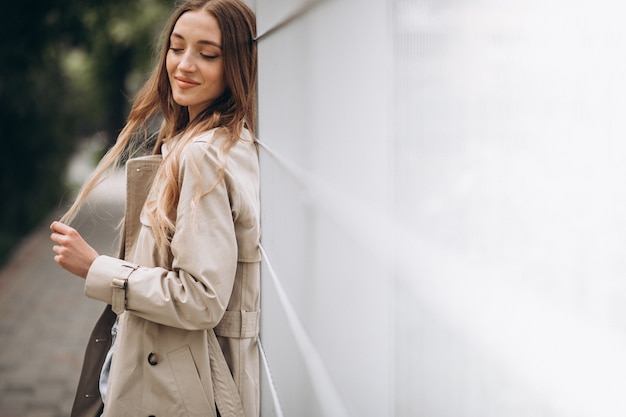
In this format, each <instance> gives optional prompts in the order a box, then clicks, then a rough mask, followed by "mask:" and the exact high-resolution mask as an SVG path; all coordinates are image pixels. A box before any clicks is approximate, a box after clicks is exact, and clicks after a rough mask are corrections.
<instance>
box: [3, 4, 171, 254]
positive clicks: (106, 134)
mask: <svg viewBox="0 0 626 417" xmlns="http://www.w3.org/2000/svg"><path fill="white" fill-rule="evenodd" d="M172 3H173V2H172V1H169V0H138V1H132V2H128V1H121V0H107V1H83V0H80V1H79V0H76V1H75V0H58V1H54V0H51V1H48V0H38V1H33V2H11V3H10V4H6V5H5V7H3V11H2V13H0V137H1V138H2V140H1V143H2V146H3V151H2V152H0V193H1V195H2V196H4V197H3V201H2V204H1V205H0V262H2V261H4V260H6V257H7V255H8V253H9V252H10V251H11V249H12V248H14V247H15V245H16V243H17V242H18V240H19V239H20V238H21V237H22V236H24V235H25V234H26V233H27V232H28V231H29V230H31V229H32V228H33V227H34V226H35V225H36V224H38V223H39V222H40V221H41V220H42V218H43V217H44V216H46V215H47V214H48V213H49V211H50V210H51V209H52V208H55V207H58V206H59V205H60V203H61V201H62V199H63V198H64V197H71V195H68V193H67V192H68V188H67V187H68V186H74V187H75V186H76V185H77V184H66V179H67V175H68V174H69V172H68V166H69V161H70V158H71V156H72V155H73V154H74V153H75V152H76V151H77V150H78V149H79V147H80V146H87V145H89V144H91V145H92V146H91V149H93V150H94V152H95V154H94V155H93V157H94V159H95V160H96V161H97V159H98V157H99V155H101V152H102V150H103V149H104V150H106V149H107V147H108V145H110V144H111V143H112V142H113V141H115V137H116V135H117V133H118V132H119V131H120V130H121V128H122V127H123V125H124V122H125V119H126V115H127V112H128V109H129V104H130V100H131V99H132V97H133V95H134V93H135V91H136V89H137V88H138V86H139V84H140V82H141V81H142V80H144V79H145V78H146V76H147V71H149V69H150V66H151V62H152V58H153V52H154V46H155V45H156V37H157V36H158V34H159V33H160V29H161V27H162V24H163V21H164V19H165V18H167V15H168V13H169V10H170V9H171V7H172ZM94 141H95V143H94ZM93 145H95V146H93ZM97 149H100V151H98V150H97ZM78 185H80V184H78Z"/></svg>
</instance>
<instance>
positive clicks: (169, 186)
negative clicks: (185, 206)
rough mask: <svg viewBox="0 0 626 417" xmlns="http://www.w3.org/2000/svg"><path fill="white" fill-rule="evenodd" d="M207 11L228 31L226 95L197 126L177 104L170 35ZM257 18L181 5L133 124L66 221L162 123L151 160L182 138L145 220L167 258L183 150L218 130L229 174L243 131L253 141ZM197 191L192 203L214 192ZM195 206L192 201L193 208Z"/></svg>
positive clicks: (232, 8)
mask: <svg viewBox="0 0 626 417" xmlns="http://www.w3.org/2000/svg"><path fill="white" fill-rule="evenodd" d="M197 10H204V11H206V12H207V13H210V14H211V15H212V16H214V17H215V19H216V20H217V22H218V24H219V27H220V30H221V32H222V55H223V65H224V77H225V81H226V88H225V90H224V92H223V93H222V95H221V96H220V97H218V98H217V99H215V100H214V101H213V102H211V103H210V104H209V105H208V106H207V107H206V108H205V109H204V110H202V111H201V112H200V113H199V114H198V115H197V116H196V117H195V118H194V119H193V120H189V113H188V111H187V107H184V106H180V105H178V104H176V102H175V101H174V99H173V95H172V89H171V86H170V82H169V78H168V74H167V69H166V56H167V52H168V50H169V48H170V36H171V34H172V31H173V30H174V26H175V24H176V22H177V21H178V19H179V18H180V16H182V15H183V14H184V13H186V12H189V11H197ZM255 35H256V19H255V15H254V12H253V11H252V10H251V9H250V8H249V7H248V6H247V5H246V4H245V3H244V2H243V1H241V0H187V1H184V2H183V3H182V4H180V5H179V6H178V8H177V9H176V11H175V12H174V13H173V14H172V16H171V18H170V20H169V22H168V23H167V25H166V27H165V29H164V31H163V34H162V37H161V40H160V51H159V55H158V62H157V65H156V66H155V68H154V70H153V71H152V73H151V75H150V77H149V78H148V80H147V81H146V83H145V84H144V85H143V87H142V88H141V90H140V91H139V92H138V94H137V96H136V98H135V101H134V103H133V106H132V108H131V111H130V113H129V116H128V121H127V123H126V125H125V126H124V128H123V129H122V131H121V132H120V134H119V136H118V138H117V141H116V143H115V145H114V146H113V147H111V149H110V150H109V151H108V152H107V153H106V154H105V156H104V157H103V158H102V160H101V161H100V163H99V164H98V166H97V167H96V169H95V170H94V172H93V174H92V175H91V176H90V177H89V178H88V179H87V181H85V184H84V185H83V187H82V188H81V189H80V191H79V193H78V195H77V197H76V200H75V201H74V203H73V204H72V206H71V207H70V209H69V210H68V211H67V213H66V214H65V215H64V216H63V217H62V218H61V221H62V222H64V223H70V222H71V221H72V220H73V219H74V218H75V216H76V214H77V212H78V210H79V209H80V207H81V205H82V204H83V203H84V201H85V199H86V197H87V196H88V194H89V193H90V192H91V191H92V190H93V189H94V188H95V187H96V186H97V185H98V184H99V183H100V182H102V181H103V180H104V179H105V178H106V177H107V176H108V175H109V174H110V173H111V172H112V171H113V169H115V168H117V167H119V166H120V165H121V163H122V162H123V161H124V160H126V159H127V158H130V157H132V156H136V155H137V154H138V153H140V152H141V150H145V149H146V148H149V147H150V143H154V139H155V138H154V135H151V134H150V125H151V124H154V121H155V120H158V119H162V122H161V127H160V130H159V132H158V134H157V138H156V144H155V145H154V147H153V153H154V154H159V153H161V146H162V145H163V144H164V143H167V142H168V141H171V140H172V139H173V138H174V137H178V138H177V140H176V141H175V143H174V144H173V146H172V147H171V150H170V152H169V153H168V154H167V156H166V157H165V158H164V159H163V162H162V164H161V165H160V167H159V170H158V171H157V174H156V181H158V182H159V184H160V186H161V187H162V188H161V189H160V190H159V192H158V193H155V194H156V195H155V196H154V197H153V198H154V199H153V200H149V201H147V202H146V216H147V218H148V220H149V222H150V225H151V227H152V230H153V233H154V237H155V240H156V243H157V247H158V249H159V252H160V254H161V255H165V254H166V253H167V251H168V250H169V245H170V240H171V236H172V235H173V233H174V231H175V228H176V225H175V215H176V209H177V204H178V198H179V195H180V184H179V183H178V178H179V176H178V172H179V161H180V158H181V155H182V153H183V150H184V149H185V145H186V144H188V143H189V142H190V141H191V140H192V139H193V138H194V137H195V136H196V135H197V134H199V133H201V132H204V131H207V130H210V129H213V128H219V129H220V131H221V133H223V135H220V136H222V137H225V139H224V140H223V141H222V142H221V168H220V175H221V176H222V177H223V175H224V172H225V164H226V155H227V154H228V151H229V150H230V149H231V148H232V147H233V146H234V145H235V144H236V143H237V142H238V141H239V140H240V138H241V135H242V129H243V128H244V127H245V128H247V129H248V130H249V131H250V133H252V135H254V122H255V120H256V74H257V52H256V42H255ZM214 186H215V184H213V185H212V186H211V187H210V188H209V189H208V190H201V189H198V190H196V191H195V196H194V200H193V201H197V200H199V199H200V198H201V196H202V195H204V194H206V193H207V192H210V191H211V189H212V188H213V187H214ZM193 201H192V202H193Z"/></svg>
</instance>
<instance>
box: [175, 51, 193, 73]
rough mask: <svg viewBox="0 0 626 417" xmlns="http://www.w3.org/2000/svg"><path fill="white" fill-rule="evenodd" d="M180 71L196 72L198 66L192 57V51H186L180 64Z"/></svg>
mask: <svg viewBox="0 0 626 417" xmlns="http://www.w3.org/2000/svg"><path fill="white" fill-rule="evenodd" d="M178 69H179V70H181V71H184V72H194V71H195V70H196V64H195V62H194V58H193V56H192V55H191V51H185V53H184V54H183V56H182V57H181V58H180V62H179V63H178Z"/></svg>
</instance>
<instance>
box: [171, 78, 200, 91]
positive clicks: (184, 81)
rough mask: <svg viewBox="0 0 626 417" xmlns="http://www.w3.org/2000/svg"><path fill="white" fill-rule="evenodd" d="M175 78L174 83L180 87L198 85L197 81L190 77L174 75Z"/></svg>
mask: <svg viewBox="0 0 626 417" xmlns="http://www.w3.org/2000/svg"><path fill="white" fill-rule="evenodd" d="M174 79H175V80H176V85H178V87H180V88H182V89H187V88H193V87H195V86H197V85H200V83H199V82H197V81H195V80H192V79H191V78H186V77H174Z"/></svg>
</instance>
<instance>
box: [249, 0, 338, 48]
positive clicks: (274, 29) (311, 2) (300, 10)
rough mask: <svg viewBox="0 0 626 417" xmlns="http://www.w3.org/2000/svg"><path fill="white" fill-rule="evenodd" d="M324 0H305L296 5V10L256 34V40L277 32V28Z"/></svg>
mask: <svg viewBox="0 0 626 417" xmlns="http://www.w3.org/2000/svg"><path fill="white" fill-rule="evenodd" d="M324 1H327V0H308V1H305V2H304V3H303V4H302V5H301V6H300V7H298V8H297V9H296V10H294V11H293V12H292V13H290V14H288V15H287V16H285V17H284V18H282V19H281V20H279V21H278V22H277V23H275V24H274V25H273V26H271V27H270V28H269V29H267V30H265V32H263V33H261V34H259V35H257V37H256V40H257V41H260V40H263V39H266V38H268V37H269V36H271V35H273V34H274V33H276V32H278V31H279V30H281V29H282V28H284V27H285V26H287V25H289V24H290V23H292V22H293V21H295V20H297V19H298V18H300V17H301V16H303V15H305V14H306V13H307V12H309V10H311V9H313V7H315V6H317V5H318V4H320V3H323V2H324Z"/></svg>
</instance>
